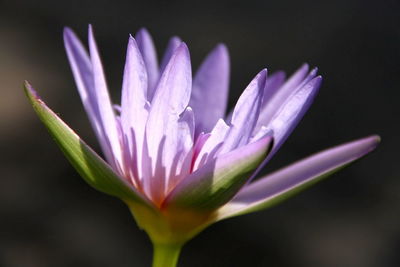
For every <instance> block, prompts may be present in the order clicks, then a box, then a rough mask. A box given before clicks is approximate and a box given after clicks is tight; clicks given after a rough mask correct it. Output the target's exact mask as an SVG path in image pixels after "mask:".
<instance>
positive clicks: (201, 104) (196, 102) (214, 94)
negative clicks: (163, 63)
mask: <svg viewBox="0 0 400 267" xmlns="http://www.w3.org/2000/svg"><path fill="white" fill-rule="evenodd" d="M228 89H229V54H228V49H227V48H226V46H225V45H223V44H219V45H218V46H217V47H216V48H215V49H214V50H212V51H211V53H210V54H209V55H208V56H207V58H206V59H205V60H204V62H203V63H202V64H201V66H200V68H199V70H198V71H197V73H196V75H195V77H194V80H193V91H192V96H191V98H190V103H189V105H190V106H191V107H192V108H193V110H194V114H195V119H196V133H197V134H199V133H200V132H210V131H211V129H212V128H213V127H214V125H215V123H216V122H217V121H218V119H220V118H223V117H224V115H225V112H226V106H227V103H228ZM197 134H196V135H197Z"/></svg>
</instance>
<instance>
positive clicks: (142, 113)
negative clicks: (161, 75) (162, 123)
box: [121, 36, 148, 180]
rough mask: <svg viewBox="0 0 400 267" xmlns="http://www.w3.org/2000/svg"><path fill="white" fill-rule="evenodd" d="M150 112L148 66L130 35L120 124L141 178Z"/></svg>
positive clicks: (135, 171) (127, 147)
mask: <svg viewBox="0 0 400 267" xmlns="http://www.w3.org/2000/svg"><path fill="white" fill-rule="evenodd" d="M147 116H148V106H147V72H146V66H145V64H144V61H143V58H142V56H141V54H140V51H139V48H138V46H137V44H136V41H135V39H133V37H132V36H130V37H129V42H128V48H127V53H126V62H125V70H124V79H123V84H122V95H121V125H122V130H123V134H124V136H125V137H126V141H127V143H126V146H125V148H124V149H125V150H127V151H128V153H129V155H130V158H132V161H131V162H130V164H129V166H130V169H131V170H132V172H133V173H136V179H137V180H141V178H142V175H141V174H142V171H141V159H142V154H143V139H144V131H145V127H146V121H147ZM134 159H136V160H134ZM139 161H140V162H139ZM131 175H132V174H131Z"/></svg>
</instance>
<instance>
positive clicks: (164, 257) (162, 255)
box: [153, 244, 182, 267]
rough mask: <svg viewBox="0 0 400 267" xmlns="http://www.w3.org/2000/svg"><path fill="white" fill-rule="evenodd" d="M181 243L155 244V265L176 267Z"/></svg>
mask: <svg viewBox="0 0 400 267" xmlns="http://www.w3.org/2000/svg"><path fill="white" fill-rule="evenodd" d="M181 248H182V245H181V244H154V245H153V249H154V251H153V267H176V264H177V263H178V258H179V253H180V252H181Z"/></svg>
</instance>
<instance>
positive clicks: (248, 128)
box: [221, 70, 267, 153]
mask: <svg viewBox="0 0 400 267" xmlns="http://www.w3.org/2000/svg"><path fill="white" fill-rule="evenodd" d="M266 77H267V70H262V71H261V72H260V73H259V74H257V76H256V77H255V78H254V79H253V80H252V81H251V82H250V84H249V85H248V86H247V88H246V89H245V90H244V92H243V93H242V95H241V96H240V98H239V100H238V102H237V104H236V106H235V109H234V110H233V114H232V120H231V125H230V129H229V132H228V134H227V136H226V139H225V141H224V144H223V146H222V150H221V153H226V152H229V151H231V150H233V149H235V148H237V147H239V146H242V145H245V144H247V143H248V142H249V140H250V137H251V135H252V133H253V130H254V127H255V126H256V123H257V120H258V116H259V114H260V109H261V104H262V100H263V94H264V87H265V81H266Z"/></svg>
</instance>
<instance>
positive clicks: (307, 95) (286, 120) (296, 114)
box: [249, 76, 322, 181]
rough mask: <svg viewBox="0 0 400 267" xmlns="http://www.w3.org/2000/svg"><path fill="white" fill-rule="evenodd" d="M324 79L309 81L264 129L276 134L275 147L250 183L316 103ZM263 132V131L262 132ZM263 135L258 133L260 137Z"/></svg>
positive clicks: (291, 97)
mask: <svg viewBox="0 0 400 267" xmlns="http://www.w3.org/2000/svg"><path fill="white" fill-rule="evenodd" d="M321 81H322V77H321V76H318V77H316V78H314V79H313V80H311V81H309V82H308V83H307V84H305V85H304V86H303V87H301V88H300V89H298V90H297V91H296V92H295V93H294V94H292V95H291V96H290V98H289V99H287V101H286V103H284V104H282V106H281V107H280V109H279V110H278V112H277V113H276V114H275V117H273V118H272V121H271V122H270V123H269V124H268V125H267V126H266V127H264V128H261V129H264V131H267V129H270V130H272V132H273V134H274V146H273V148H272V150H271V152H270V153H269V154H268V156H267V158H266V159H265V160H264V161H263V163H261V164H260V166H259V167H258V169H257V170H256V171H255V172H254V173H253V174H252V176H251V178H250V179H249V181H251V180H253V179H254V178H255V177H256V176H257V174H258V172H259V171H260V170H261V169H262V168H263V167H264V166H265V164H267V163H268V161H269V160H270V159H271V158H272V157H273V156H274V155H275V153H276V152H277V151H278V150H279V148H280V147H281V146H282V144H283V143H284V142H285V141H286V139H287V138H288V136H289V135H290V134H291V132H292V131H293V130H294V128H295V127H296V126H297V124H298V123H299V122H300V120H301V119H302V118H303V116H304V114H305V113H306V112H307V110H308V108H309V107H310V106H311V104H312V102H313V101H314V98H315V96H316V95H317V92H318V89H319V87H320V85H321ZM260 131H262V130H260ZM259 134H261V133H257V135H259Z"/></svg>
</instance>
